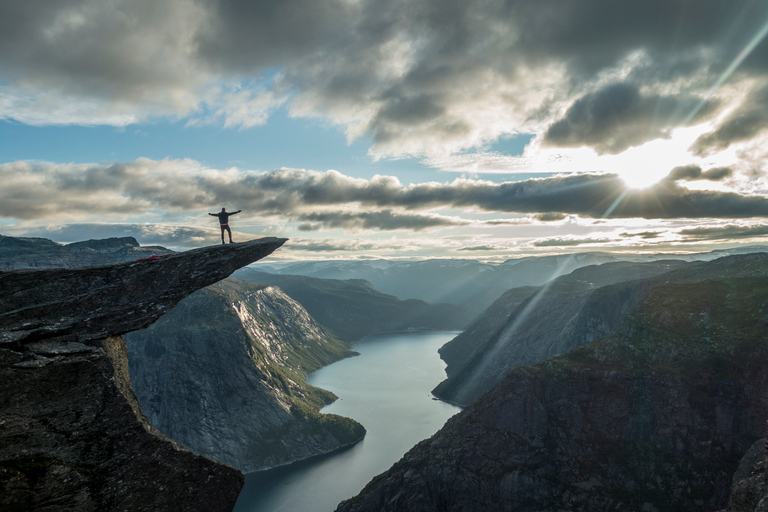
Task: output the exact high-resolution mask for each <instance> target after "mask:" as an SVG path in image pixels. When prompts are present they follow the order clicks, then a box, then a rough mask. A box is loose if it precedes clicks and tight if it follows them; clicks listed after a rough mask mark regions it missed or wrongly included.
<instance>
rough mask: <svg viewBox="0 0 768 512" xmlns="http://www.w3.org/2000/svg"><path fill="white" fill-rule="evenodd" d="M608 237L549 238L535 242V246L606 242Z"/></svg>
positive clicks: (564, 245)
mask: <svg viewBox="0 0 768 512" xmlns="http://www.w3.org/2000/svg"><path fill="white" fill-rule="evenodd" d="M610 241H611V240H609V239H607V238H548V239H546V240H537V241H535V242H533V246H534V247H572V246H576V245H589V244H605V243H608V242H610Z"/></svg>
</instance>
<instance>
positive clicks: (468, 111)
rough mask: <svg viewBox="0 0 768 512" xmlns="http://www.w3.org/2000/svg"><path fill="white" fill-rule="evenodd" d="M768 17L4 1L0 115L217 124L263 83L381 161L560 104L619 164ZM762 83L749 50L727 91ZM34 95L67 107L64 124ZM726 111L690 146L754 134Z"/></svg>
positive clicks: (518, 7)
mask: <svg viewBox="0 0 768 512" xmlns="http://www.w3.org/2000/svg"><path fill="white" fill-rule="evenodd" d="M766 14H768V5H766V4H765V3H763V2H754V1H750V0H734V1H731V2H727V3H726V2H722V1H721V0H700V1H697V2H690V1H689V0H649V1H647V2H642V3H628V2H615V1H613V0H585V1H582V2H572V1H570V0H552V1H548V2H545V3H541V2H530V1H528V0H510V1H507V2H487V1H482V0H465V1H457V0H450V1H445V0H439V1H438V0H425V1H420V2H411V1H408V0H386V1H385V0H370V1H366V2H350V1H346V0H281V1H278V0H266V1H260V2H250V1H246V0H202V1H198V0H155V1H132V0H115V1H113V2H102V3H99V2H90V1H87V0H62V1H59V2H49V1H43V0H24V1H21V0H6V1H4V2H2V3H0V83H1V84H4V85H3V87H4V89H3V90H5V91H6V92H7V93H8V94H9V95H10V96H9V97H10V100H9V101H7V102H5V103H3V104H4V105H6V110H5V111H3V112H0V117H4V118H17V119H27V120H31V121H29V122H33V121H34V122H38V123H41V124H44V123H45V122H54V121H55V122H82V121H81V119H82V118H81V117H77V116H72V117H67V115H68V114H67V112H68V109H69V110H77V108H90V110H89V112H90V114H89V115H91V119H92V121H91V122H92V123H98V122H107V123H118V124H119V123H122V124H126V123H129V122H133V121H135V120H137V119H143V118H146V117H150V116H152V115H169V114H177V115H187V114H189V113H193V112H198V113H199V112H203V113H204V112H205V111H206V109H205V108H203V107H201V104H204V103H206V102H207V103H210V104H209V105H208V108H209V109H212V110H215V111H219V110H217V109H218V108H219V107H220V106H221V105H220V103H222V102H225V101H230V100H232V99H231V98H229V99H227V98H226V92H227V87H228V86H229V85H228V84H234V85H232V87H233V88H234V89H237V88H238V87H240V86H245V87H246V88H247V87H249V86H251V85H253V84H254V83H258V84H261V85H263V87H266V88H269V89H270V92H271V93H274V94H285V95H288V96H290V97H291V98H292V101H290V102H289V108H290V109H291V111H292V113H293V114H294V115H305V116H321V117H327V118H330V119H331V120H332V121H333V122H336V123H338V124H339V125H340V126H343V127H344V128H347V129H349V134H350V135H364V134H366V133H367V134H368V135H370V137H371V140H373V141H374V143H375V145H376V146H375V148H374V150H375V151H378V152H381V153H384V154H398V153H411V154H415V153H419V152H424V151H426V150H428V149H430V148H433V147H443V146H445V147H447V148H449V149H451V150H456V149H457V148H462V147H469V146H473V145H474V146H477V145H479V144H482V143H483V142H489V141H492V140H494V139H496V138H497V137H498V136H500V135H503V134H505V133H516V132H518V131H520V130H521V129H524V126H523V125H525V124H526V123H530V122H531V120H533V121H534V122H533V125H536V126H541V124H540V121H544V122H546V123H549V124H551V123H552V122H553V121H554V120H553V119H552V118H551V117H552V113H556V112H562V109H563V108H564V107H567V106H568V105H570V110H569V111H568V113H567V114H566V115H565V117H564V118H562V119H560V120H558V121H557V122H555V123H554V124H551V126H550V129H549V131H548V134H547V140H548V141H549V142H550V143H553V144H558V145H568V146H572V145H583V144H584V145H591V146H593V147H595V148H596V149H598V150H599V151H602V152H616V151H620V150H621V149H622V148H626V147H629V146H631V145H635V144H639V143H641V142H643V141H644V140H648V139H650V138H655V137H664V136H666V134H667V133H668V131H669V129H671V128H672V127H674V126H676V125H678V124H679V123H680V122H682V120H683V119H684V117H683V116H682V115H681V114H688V113H690V112H691V111H692V102H695V101H697V100H698V99H699V98H702V97H703V96H704V95H705V93H706V91H707V90H708V89H709V87H710V86H711V85H712V84H713V83H714V82H715V80H716V78H717V76H718V75H719V74H720V73H721V72H722V70H724V69H726V68H727V66H728V64H729V63H730V62H731V61H733V59H734V58H735V57H736V56H737V55H738V54H739V52H740V51H741V50H742V49H743V48H744V47H745V46H746V44H747V43H748V42H749V40H750V38H751V37H753V35H754V34H755V33H756V32H757V30H758V29H759V28H760V25H761V24H762V23H763V20H764V19H765V18H766ZM767 69H768V49H767V45H766V44H765V43H761V44H760V45H758V46H757V47H756V48H755V49H754V51H753V52H752V53H751V54H750V55H749V57H748V58H747V59H746V60H745V61H744V62H743V63H742V65H741V67H740V68H739V71H738V76H736V77H734V80H737V79H741V78H763V77H765V73H766V70H767ZM611 76H617V77H619V76H620V77H621V78H617V79H616V80H615V81H614V82H615V83H613V84H610V79H609V77H611ZM745 84H747V85H745V87H746V88H749V87H751V86H749V85H748V83H747V82H745ZM542 90H546V91H547V93H546V94H542V93H541V91H542ZM41 95H53V96H52V99H57V100H61V101H58V102H54V103H48V104H54V105H61V106H62V107H61V108H60V109H59V111H58V114H57V116H58V117H55V119H54V118H53V117H46V112H45V102H43V101H42V100H40V101H39V102H37V98H38V96H40V97H42V96H41ZM29 98H32V99H31V100H29V102H28V101H27V100H28V99H29ZM49 99H51V98H49ZM22 100H23V101H22ZM66 100H71V101H66ZM92 100H98V101H101V102H102V103H98V105H96V106H95V107H94V106H93V105H92V103H93V101H92ZM78 101H79V102H80V107H77V108H75V106H73V105H74V104H75V103H76V102H78ZM232 101H234V100H232ZM36 102H37V103H36ZM28 103H29V104H34V105H33V107H29V108H34V109H36V110H35V115H36V116H37V117H34V116H32V114H29V113H25V112H22V110H23V108H26V107H22V106H19V105H27V104H28ZM88 105H91V106H90V107H89V106H88ZM64 106H66V108H64ZM712 108H714V107H712ZM20 109H21V110H20ZM224 111H225V112H226V111H227V110H226V109H224ZM478 112H482V113H484V115H478ZM489 113H498V116H500V117H498V118H495V117H494V115H495V114H494V115H491V114H489ZM203 115H204V114H203ZM738 115H739V116H741V117H739V118H738V119H737V118H734V119H733V120H732V122H730V123H728V122H726V124H724V125H723V126H722V127H720V128H719V129H718V133H717V134H714V135H712V137H713V140H711V141H709V142H708V143H707V144H704V142H702V144H704V145H710V146H712V147H721V146H722V145H723V144H727V143H729V141H735V140H740V138H743V137H749V136H750V134H753V133H756V130H759V129H762V128H760V127H761V126H763V125H764V120H765V116H764V114H763V113H758V112H752V113H750V112H749V111H748V110H747V109H746V108H745V109H743V111H742V112H741V113H740V114H738ZM115 116H117V117H119V120H115ZM750 116H751V117H750ZM67 119H70V121H67ZM236 122H237V121H235V123H236ZM239 122H242V123H243V125H244V126H245V125H248V123H247V121H239ZM225 123H226V121H225ZM529 128H530V127H529ZM718 144H719V145H720V146H718Z"/></svg>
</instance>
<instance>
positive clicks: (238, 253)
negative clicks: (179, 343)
mask: <svg viewBox="0 0 768 512" xmlns="http://www.w3.org/2000/svg"><path fill="white" fill-rule="evenodd" d="M284 241H285V240H284V239H274V238H269V239H262V240H257V241H254V242H249V243H244V244H237V245H227V246H216V247H209V248H203V249H197V250H194V251H188V252H186V253H181V254H176V255H172V256H166V257H163V258H157V259H147V260H142V261H136V262H131V263H123V264H117V265H111V266H102V267H89V268H83V269H51V270H37V271H25V270H21V271H10V272H2V273H0V288H1V289H2V290H3V294H2V296H0V340H2V344H0V509H3V510H46V511H47V510H50V511H54V510H83V511H124V510H131V511H134V510H138V511H144V510H146V511H155V510H169V511H176V510H185V511H187V510H188V511H196V510H199V511H219V510H221V511H225V510H231V509H232V507H233V505H234V502H235V500H236V498H237V495H238V493H239V491H240V488H241V487H242V484H243V477H242V474H241V473H240V472H239V471H237V470H236V469H234V468H232V467H230V466H228V465H226V464H222V463H219V462H215V461H213V460H211V459H208V458H206V457H203V456H200V455H196V454H194V453H192V452H190V451H188V450H186V449H185V448H183V447H182V446H180V445H179V444H177V443H174V442H172V441H171V440H169V439H168V438H166V437H165V436H164V435H162V434H161V433H160V432H159V431H157V429H155V428H154V427H152V426H151V424H150V423H149V421H148V420H147V418H146V416H144V414H143V412H142V411H141V408H140V407H139V405H138V402H137V400H136V398H135V396H134V394H133V391H132V389H131V385H130V379H129V376H128V361H127V353H126V349H125V344H124V341H123V339H122V338H121V337H120V336H117V335H118V334H122V333H125V332H128V331H131V330H134V329H137V328H140V327H144V326H147V325H149V324H150V323H152V322H153V321H154V320H156V319H157V317H158V316H160V315H161V314H162V313H163V312H165V311H167V310H169V309H170V308H172V307H173V305H174V304H175V303H176V302H177V301H178V300H180V299H181V298H183V297H184V296H186V295H188V294H190V293H192V292H193V291H195V290H197V289H198V288H201V287H203V286H206V285H209V284H211V283H213V282H216V281H218V280H220V279H222V278H224V277H226V276H227V275H229V274H231V273H232V272H233V271H234V270H235V269H237V268H238V267H240V266H243V265H246V264H248V263H250V262H252V261H254V260H256V259H259V258H261V257H263V256H265V255H267V254H269V253H271V252H272V251H274V250H275V249H276V248H278V247H279V246H280V245H282V243H283V242H284Z"/></svg>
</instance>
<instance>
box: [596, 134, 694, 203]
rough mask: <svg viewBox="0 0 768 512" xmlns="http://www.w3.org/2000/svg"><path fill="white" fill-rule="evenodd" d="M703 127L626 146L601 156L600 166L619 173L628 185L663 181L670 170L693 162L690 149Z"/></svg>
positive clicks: (637, 186) (635, 186)
mask: <svg viewBox="0 0 768 512" xmlns="http://www.w3.org/2000/svg"><path fill="white" fill-rule="evenodd" d="M700 131H701V129H697V130H691V129H679V130H675V132H673V134H671V136H670V137H669V138H668V139H656V140H652V141H649V142H646V143H645V144H643V145H641V146H636V147H632V148H629V149H627V150H626V151H624V152H622V153H620V154H618V155H604V156H601V157H599V159H600V160H601V164H602V165H601V167H603V168H604V169H605V170H606V171H608V172H614V173H616V174H618V175H619V177H620V178H621V180H622V181H623V182H624V183H625V184H626V185H627V187H629V188H633V189H643V188H649V187H652V186H653V185H655V184H657V183H658V182H659V181H661V180H663V179H664V178H665V177H667V175H669V173H670V171H671V170H672V169H674V168H675V167H678V166H681V165H690V164H691V163H694V161H695V160H696V158H694V157H693V156H692V155H691V153H690V151H689V148H690V147H691V145H692V144H693V141H694V140H696V137H698V135H699V133H700Z"/></svg>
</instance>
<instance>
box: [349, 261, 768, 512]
mask: <svg viewBox="0 0 768 512" xmlns="http://www.w3.org/2000/svg"><path fill="white" fill-rule="evenodd" d="M731 263H732V265H730V270H732V271H733V272H730V271H726V272H725V273H733V274H734V275H738V274H739V273H741V272H742V271H744V270H746V268H747V267H748V266H749V265H751V264H754V263H755V262H754V261H736V260H732V261H731ZM725 266H726V265H722V266H721V268H720V270H723V271H725V270H726V269H725V268H724V267H725ZM699 271H707V269H706V268H704V267H702V268H700V269H699ZM708 273H709V274H710V275H712V276H713V277H716V276H717V274H718V273H720V272H718V270H717V269H715V268H712V269H709V272H708ZM689 277H690V274H689ZM767 326H768V278H766V277H724V278H719V279H712V280H704V281H701V282H698V283H685V284H674V283H673V284H666V283H664V284H661V285H659V286H657V287H654V288H652V289H651V290H649V292H648V293H647V294H646V295H644V297H643V298H642V300H641V301H640V302H638V304H637V305H636V306H635V308H634V309H633V310H632V312H631V313H630V314H629V315H627V316H626V317H625V321H624V323H623V324H622V326H620V328H619V329H618V330H617V331H616V332H615V333H614V334H612V335H611V336H608V337H606V338H604V339H602V340H600V341H597V342H595V343H592V344H590V345H589V346H586V347H582V348H579V349H576V350H573V351H571V352H570V353H568V354H566V355H563V356H559V357H556V358H554V359H551V360H549V361H546V362H543V363H540V364H538V365H535V366H528V367H523V368H518V369H516V370H513V371H512V372H510V373H509V374H508V375H507V376H506V378H505V379H504V380H503V381H502V382H500V383H499V384H498V385H497V386H495V387H494V388H493V389H492V390H491V391H490V392H489V393H487V394H485V395H484V396H483V397H481V398H480V399H479V400H478V401H476V402H475V403H474V404H472V405H471V406H470V407H468V408H467V409H466V410H465V411H463V412H462V413H460V414H458V415H456V416H455V417H454V418H452V419H451V420H449V421H448V423H446V425H445V427H444V428H443V429H442V430H441V431H439V432H438V433H437V434H435V435H434V436H433V437H432V438H431V439H429V440H426V441H423V442H422V443H420V444H419V445H417V446H416V447H415V448H413V449H412V450H411V451H410V452H408V453H407V454H406V455H405V456H404V457H403V459H401V460H400V461H399V462H398V463H397V464H395V465H394V466H393V467H392V468H391V469H390V470H389V471H387V472H386V473H383V474H382V475H380V476H378V477H377V478H375V479H374V480H373V481H372V482H371V483H370V484H369V485H368V486H367V487H366V488H365V489H364V490H363V491H362V492H361V494H360V495H359V496H357V497H355V498H353V499H351V500H349V501H347V502H344V503H342V504H341V505H340V506H339V508H338V510H339V511H340V512H351V511H390V510H391V511H394V510H397V511H416V510H419V511H423V510H446V511H454V510H456V511H458V510H461V511H465V512H472V511H478V512H479V511H488V510H509V511H513V510H514V511H559V510H572V511H596V510H627V511H636V510H648V511H654V510H658V511H670V512H672V511H676V512H681V511H689V510H690V511H694V510H695V511H703V510H718V509H719V508H722V507H723V506H725V504H726V502H727V500H728V496H729V493H730V482H731V476H732V475H733V473H734V471H735V470H736V469H737V467H738V464H739V460H740V458H741V457H742V456H743V455H744V453H745V452H746V451H747V449H748V448H749V447H750V446H751V445H752V444H753V443H754V442H755V440H756V439H758V438H760V437H762V436H763V435H764V433H765V421H766V419H767V418H768V373H766V372H765V367H766V364H768V334H767V333H768V330H766V327H767Z"/></svg>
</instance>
